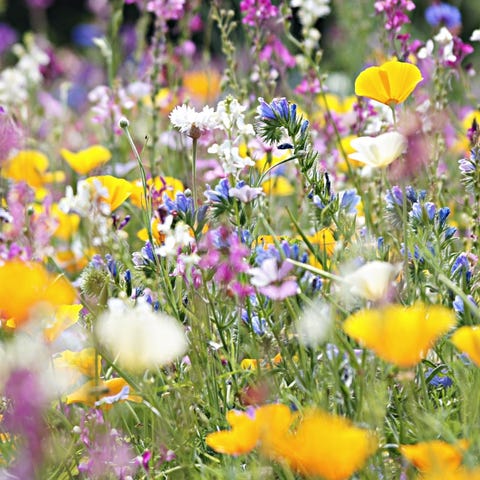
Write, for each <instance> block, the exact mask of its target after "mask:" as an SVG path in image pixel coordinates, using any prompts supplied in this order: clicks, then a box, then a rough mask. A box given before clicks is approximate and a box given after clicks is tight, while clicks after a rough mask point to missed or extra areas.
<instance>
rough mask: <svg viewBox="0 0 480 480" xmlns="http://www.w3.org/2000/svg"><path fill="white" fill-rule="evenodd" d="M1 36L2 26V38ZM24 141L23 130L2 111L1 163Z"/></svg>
mask: <svg viewBox="0 0 480 480" xmlns="http://www.w3.org/2000/svg"><path fill="white" fill-rule="evenodd" d="M1 36H2V30H1V27H0V38H1ZM0 50H1V45H0ZM22 143H23V132H22V131H21V130H20V128H19V127H18V126H17V125H16V124H15V122H14V121H13V120H12V118H11V117H10V116H9V115H8V114H7V113H6V112H5V111H0V165H1V164H2V163H3V162H5V161H6V160H8V156H9V155H10V152H11V151H12V150H14V149H19V148H20V147H21V145H22Z"/></svg>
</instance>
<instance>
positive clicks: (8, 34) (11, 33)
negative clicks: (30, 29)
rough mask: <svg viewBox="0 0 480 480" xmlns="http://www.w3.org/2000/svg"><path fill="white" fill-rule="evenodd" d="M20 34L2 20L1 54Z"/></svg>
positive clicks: (0, 25) (0, 27) (0, 35)
mask: <svg viewBox="0 0 480 480" xmlns="http://www.w3.org/2000/svg"><path fill="white" fill-rule="evenodd" d="M17 38H18V34H17V32H16V30H14V29H13V28H12V27H11V26H10V25H8V24H7V23H3V22H0V55H1V54H2V53H3V52H6V51H7V50H8V49H9V48H10V47H11V46H12V45H13V44H14V43H15V42H16V41H17Z"/></svg>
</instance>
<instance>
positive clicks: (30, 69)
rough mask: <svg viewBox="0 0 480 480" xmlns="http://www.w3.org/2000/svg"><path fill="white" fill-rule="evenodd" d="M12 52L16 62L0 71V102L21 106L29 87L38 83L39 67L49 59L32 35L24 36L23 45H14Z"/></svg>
mask: <svg viewBox="0 0 480 480" xmlns="http://www.w3.org/2000/svg"><path fill="white" fill-rule="evenodd" d="M12 52H13V53H14V54H15V55H16V56H17V58H18V62H17V63H16V65H14V66H13V67H9V68H5V69H4V70H3V71H2V72H1V73H0V104H2V105H4V106H21V105H23V104H24V103H25V102H26V101H27V99H28V91H29V89H31V88H32V87H34V86H38V85H40V83H41V81H42V74H41V71H40V69H41V67H42V66H44V65H47V64H48V63H49V62H50V59H49V57H48V55H47V54H46V53H45V52H44V51H43V50H41V49H40V48H39V46H38V45H37V44H36V43H35V40H34V38H33V36H26V38H25V46H23V45H20V44H16V45H14V46H13V48H12Z"/></svg>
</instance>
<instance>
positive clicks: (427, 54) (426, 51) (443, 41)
mask: <svg viewBox="0 0 480 480" xmlns="http://www.w3.org/2000/svg"><path fill="white" fill-rule="evenodd" d="M435 43H437V45H438V46H439V47H440V48H442V51H441V52H442V60H443V61H444V62H456V61H457V57H456V56H455V55H454V54H453V47H454V43H453V35H452V34H451V33H450V30H448V28H447V27H442V28H441V29H440V31H439V32H438V33H437V34H436V35H435V36H434V37H433V40H432V39H429V40H427V42H426V43H425V46H424V47H422V48H421V49H420V50H419V51H418V53H417V57H418V58H420V59H421V60H424V59H426V58H431V57H432V55H433V51H434V50H435Z"/></svg>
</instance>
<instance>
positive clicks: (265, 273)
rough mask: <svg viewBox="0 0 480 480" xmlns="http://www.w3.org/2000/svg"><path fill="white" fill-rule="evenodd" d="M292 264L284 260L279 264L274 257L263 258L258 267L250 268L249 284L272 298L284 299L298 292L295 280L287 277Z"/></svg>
mask: <svg viewBox="0 0 480 480" xmlns="http://www.w3.org/2000/svg"><path fill="white" fill-rule="evenodd" d="M292 268H293V265H292V264H291V263H289V262H287V261H284V262H283V263H281V264H280V265H279V264H278V261H277V259H276V258H267V259H265V260H264V261H263V262H262V264H261V266H260V267H255V268H251V269H250V270H249V271H248V274H249V275H251V276H252V278H251V280H250V281H251V284H252V285H254V286H255V287H257V288H258V291H259V292H260V293H262V294H263V295H265V296H266V297H268V298H271V299H272V300H284V299H285V298H287V297H291V296H292V295H296V294H297V293H298V285H297V281H296V280H295V279H294V278H291V277H288V274H289V273H290V271H291V270H292Z"/></svg>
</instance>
